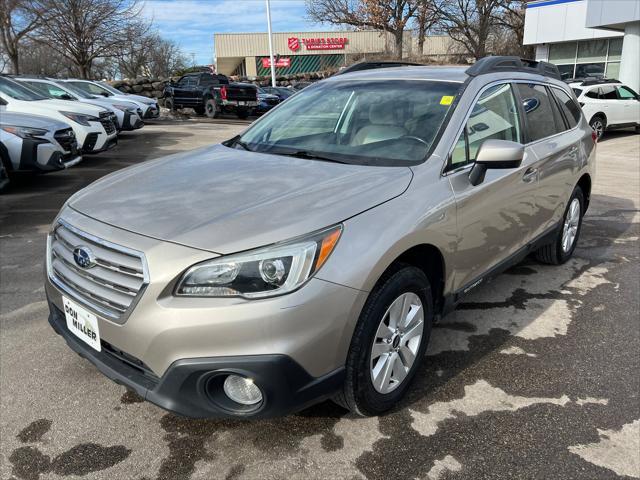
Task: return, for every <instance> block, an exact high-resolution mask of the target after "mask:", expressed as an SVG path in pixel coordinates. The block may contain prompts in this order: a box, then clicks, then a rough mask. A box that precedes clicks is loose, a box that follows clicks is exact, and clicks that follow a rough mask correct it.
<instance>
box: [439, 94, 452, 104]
mask: <svg viewBox="0 0 640 480" xmlns="http://www.w3.org/2000/svg"><path fill="white" fill-rule="evenodd" d="M454 98H455V97H452V96H451V95H443V96H442V98H441V99H440V105H451V104H452V103H453V99H454Z"/></svg>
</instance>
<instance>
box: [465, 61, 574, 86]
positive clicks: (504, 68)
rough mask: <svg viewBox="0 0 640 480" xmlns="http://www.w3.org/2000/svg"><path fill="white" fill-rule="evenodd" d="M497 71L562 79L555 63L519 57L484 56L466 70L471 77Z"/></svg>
mask: <svg viewBox="0 0 640 480" xmlns="http://www.w3.org/2000/svg"><path fill="white" fill-rule="evenodd" d="M497 72H524V73H534V74H537V75H542V76H544V77H550V78H555V79H556V80H562V76H561V75H560V71H559V70H558V67H556V66H555V65H554V64H552V63H549V62H541V61H536V60H528V59H526V58H519V57H506V56H505V57H499V56H496V57H484V58H481V59H480V60H478V61H477V62H476V63H474V64H473V65H472V66H470V67H469V68H467V70H466V73H467V75H469V76H470V77H477V76H478V75H484V74H487V73H497Z"/></svg>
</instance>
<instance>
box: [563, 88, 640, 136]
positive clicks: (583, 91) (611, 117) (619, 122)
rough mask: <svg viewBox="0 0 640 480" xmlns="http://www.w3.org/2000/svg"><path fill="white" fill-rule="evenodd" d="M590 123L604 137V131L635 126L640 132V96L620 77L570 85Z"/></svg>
mask: <svg viewBox="0 0 640 480" xmlns="http://www.w3.org/2000/svg"><path fill="white" fill-rule="evenodd" d="M569 85H570V86H571V88H572V89H573V91H574V92H575V94H576V97H578V102H580V106H581V107H582V110H583V111H584V115H585V117H587V120H588V121H589V125H591V128H593V130H594V131H595V132H596V134H597V135H598V140H599V139H600V138H602V135H603V134H604V132H605V130H611V129H615V128H627V127H635V128H636V132H640V96H638V94H637V93H636V92H634V91H633V90H632V89H630V88H629V87H627V86H626V85H623V84H622V83H620V82H619V81H618V80H587V81H583V82H572V83H570V84H569Z"/></svg>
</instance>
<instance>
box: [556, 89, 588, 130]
mask: <svg viewBox="0 0 640 480" xmlns="http://www.w3.org/2000/svg"><path fill="white" fill-rule="evenodd" d="M551 91H552V92H553V94H554V95H555V96H556V100H558V104H559V105H560V109H561V110H562V112H563V113H564V116H565V118H566V119H567V121H568V122H569V128H573V127H575V126H576V125H577V124H578V122H580V117H581V115H582V114H581V110H580V107H579V106H578V105H577V104H576V102H575V101H574V100H573V98H571V97H570V96H569V95H568V94H567V93H566V92H565V91H563V90H560V89H559V88H552V89H551Z"/></svg>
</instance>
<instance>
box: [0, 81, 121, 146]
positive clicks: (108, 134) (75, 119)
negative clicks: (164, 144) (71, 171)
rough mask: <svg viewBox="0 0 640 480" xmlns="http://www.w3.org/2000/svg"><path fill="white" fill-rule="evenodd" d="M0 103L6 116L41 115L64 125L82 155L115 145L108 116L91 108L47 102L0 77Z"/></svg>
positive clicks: (43, 98)
mask: <svg viewBox="0 0 640 480" xmlns="http://www.w3.org/2000/svg"><path fill="white" fill-rule="evenodd" d="M0 103H2V104H4V105H5V106H6V108H5V109H6V111H8V112H16V113H30V114H33V115H43V116H45V117H49V118H53V119H55V120H60V121H61V122H65V123H68V124H69V125H70V126H71V128H73V132H74V133H75V136H76V138H77V140H78V145H80V148H81V149H82V152H83V153H97V152H101V151H103V150H107V149H109V148H111V147H113V146H115V145H116V143H117V142H118V139H117V137H116V135H117V131H116V126H115V125H114V124H113V121H112V120H111V115H112V114H111V112H109V111H108V110H105V109H103V108H101V107H97V106H95V105H88V104H86V103H80V102H74V101H71V100H51V99H48V98H46V97H45V96H43V95H40V94H39V93H38V92H36V91H34V90H32V89H30V88H27V87H26V86H24V85H23V84H21V83H18V82H16V81H15V80H11V79H9V78H7V77H0Z"/></svg>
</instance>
